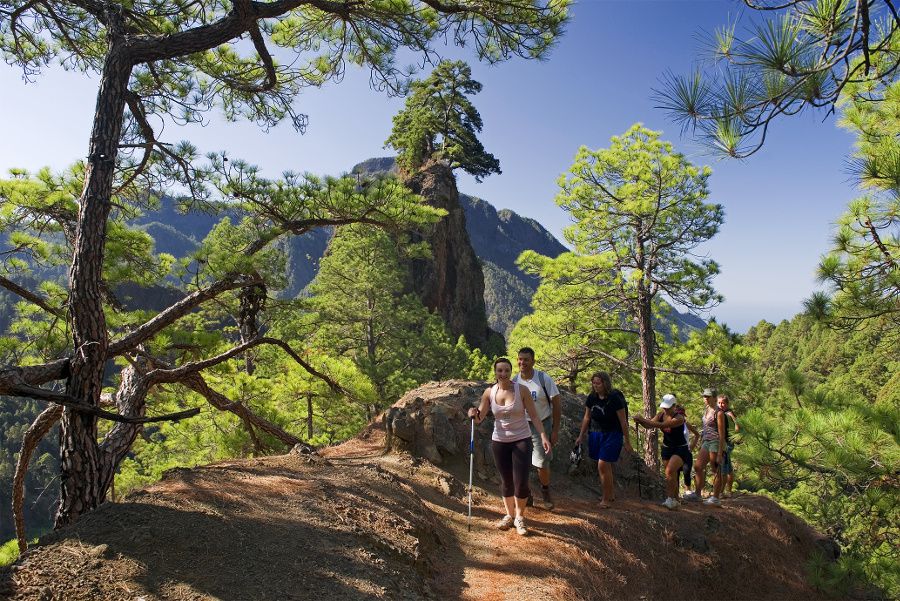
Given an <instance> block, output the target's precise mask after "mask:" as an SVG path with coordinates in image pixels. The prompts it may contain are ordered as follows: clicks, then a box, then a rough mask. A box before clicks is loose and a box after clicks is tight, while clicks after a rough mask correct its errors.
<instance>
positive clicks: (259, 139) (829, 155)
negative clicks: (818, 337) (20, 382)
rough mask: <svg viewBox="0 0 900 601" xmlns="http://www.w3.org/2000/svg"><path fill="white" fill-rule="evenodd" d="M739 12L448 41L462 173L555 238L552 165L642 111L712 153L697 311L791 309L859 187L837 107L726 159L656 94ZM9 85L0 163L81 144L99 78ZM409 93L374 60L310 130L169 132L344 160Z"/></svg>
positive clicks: (268, 155) (14, 80) (583, 20)
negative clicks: (456, 45) (550, 46)
mask: <svg viewBox="0 0 900 601" xmlns="http://www.w3.org/2000/svg"><path fill="white" fill-rule="evenodd" d="M740 15H743V16H741V17H740V18H741V19H742V22H743V21H746V20H747V19H748V18H756V15H748V14H747V13H746V12H744V11H743V9H742V8H741V4H740V3H739V2H737V1H736V0H735V1H732V0H707V1H679V0H668V1H663V0H659V1H654V0H627V1H624V0H623V1H606V0H595V1H584V0H583V1H581V2H579V3H577V4H576V5H575V7H574V9H573V19H572V22H571V24H570V26H569V28H568V31H567V32H566V34H565V35H564V36H563V38H562V39H561V40H560V42H559V44H558V46H557V47H556V48H555V50H554V51H553V52H552V54H551V55H550V57H549V59H548V60H546V61H544V62H535V61H525V60H521V59H518V60H513V61H511V62H506V63H502V64H500V65H498V66H494V67H490V66H487V65H482V64H474V59H473V58H472V57H471V56H469V55H467V54H466V52H465V51H457V50H455V49H454V50H452V51H451V52H450V54H451V55H452V56H453V57H462V58H469V59H471V60H472V61H473V73H474V77H475V79H477V80H478V81H480V82H481V83H482V84H483V85H484V90H483V91H482V93H481V94H480V95H478V96H476V97H475V99H474V101H475V104H476V106H477V107H478V109H479V111H480V112H481V115H482V118H483V120H484V124H485V127H484V131H483V135H482V141H483V143H484V145H485V147H486V148H487V150H488V151H490V152H492V153H493V154H494V155H495V156H497V157H498V158H499V159H500V162H501V167H502V169H503V173H502V174H501V175H496V176H491V177H489V178H487V179H486V180H485V181H484V182H483V183H481V184H478V183H476V182H475V181H474V180H473V179H471V178H469V177H467V176H466V175H465V174H461V175H460V186H459V187H460V189H461V190H462V191H464V192H467V193H469V194H472V195H475V196H479V197H481V198H484V199H486V200H488V201H489V202H491V203H492V204H493V205H494V206H496V207H497V208H498V209H499V208H509V209H512V210H514V211H516V212H517V213H520V214H522V215H525V216H528V217H532V218H535V219H537V220H538V221H540V222H541V223H542V224H543V225H544V226H545V227H547V228H548V229H549V230H550V231H552V232H553V233H554V234H556V235H557V236H558V237H560V238H561V237H562V228H563V227H565V226H566V225H568V223H569V221H568V217H567V215H566V214H565V213H564V212H563V211H561V210H560V209H559V208H558V207H557V206H556V205H555V204H554V203H553V197H554V195H555V194H556V191H557V185H556V179H557V177H558V176H559V175H560V174H561V173H563V172H564V171H565V170H566V169H567V168H568V167H569V165H571V162H572V159H573V157H574V155H575V152H576V150H577V149H578V147H579V146H580V145H582V144H585V145H587V146H590V147H592V148H601V147H604V146H607V145H608V142H609V138H610V136H613V135H616V134H619V133H622V132H624V131H625V130H626V129H627V128H628V127H629V126H630V125H631V124H632V123H635V122H638V121H640V122H643V123H644V124H645V125H647V126H648V127H651V128H653V129H659V130H663V132H664V137H665V139H668V140H670V141H672V142H673V143H674V144H675V147H676V149H678V150H680V151H681V152H684V153H685V154H687V155H688V156H689V157H690V158H691V159H692V160H693V161H694V162H695V163H698V164H699V163H703V164H708V165H710V166H711V167H712V168H713V176H712V178H711V180H710V187H711V191H712V195H711V200H714V201H716V202H719V203H721V204H723V205H724V206H725V211H726V217H725V219H726V222H725V225H724V226H723V228H722V230H721V232H720V233H719V234H718V236H717V237H716V238H714V239H713V240H712V241H710V242H709V243H707V244H706V245H705V246H704V247H703V249H702V251H703V252H704V253H706V254H708V255H709V256H710V257H712V258H713V259H715V260H716V261H718V262H719V263H720V265H721V269H722V273H721V274H720V275H719V276H718V277H717V278H716V280H715V286H716V288H717V289H718V290H719V291H720V292H721V293H722V294H724V295H725V297H726V300H725V302H724V303H723V304H722V305H720V306H718V307H717V308H715V309H713V311H712V312H711V314H706V315H703V316H704V317H709V316H710V315H713V316H716V317H717V318H718V319H719V320H720V321H724V322H725V323H727V324H728V325H729V326H731V327H732V328H733V329H735V330H737V331H744V330H746V329H747V327H749V326H750V325H752V324H754V323H756V322H757V321H759V320H760V319H766V320H769V321H774V322H778V321H780V320H781V319H787V318H790V317H791V316H793V315H794V314H795V313H796V312H798V311H799V310H800V309H801V303H802V300H803V299H804V298H805V297H807V296H808V295H809V294H810V292H811V291H812V290H814V289H815V288H816V282H815V268H816V264H817V261H818V259H819V256H820V255H821V254H822V253H823V252H825V251H826V250H827V249H828V246H829V239H830V236H831V233H832V229H833V223H834V222H835V220H836V219H837V217H838V216H839V215H840V214H841V212H842V211H843V210H844V207H845V206H846V204H847V202H848V201H849V200H851V199H852V198H853V197H855V196H856V192H855V190H854V187H853V184H852V182H851V181H850V179H849V177H848V175H847V173H846V169H845V161H846V157H847V154H848V153H849V151H850V150H851V145H852V142H853V139H852V137H851V136H850V135H849V134H848V133H847V132H844V131H843V130H840V129H839V128H838V127H837V126H836V123H835V120H834V118H833V117H830V118H827V119H825V115H824V113H819V114H815V113H809V114H805V115H801V116H799V117H795V118H793V119H789V120H785V121H782V122H780V123H778V124H777V125H776V127H775V128H774V129H773V130H772V132H771V133H770V136H769V142H768V143H767V145H766V147H765V148H764V149H763V150H762V151H761V152H759V153H757V154H756V155H754V156H753V157H751V158H750V159H747V160H744V161H723V160H719V159H717V158H716V157H712V156H709V154H708V153H707V152H706V151H705V149H703V147H701V146H700V145H699V144H697V143H695V142H694V141H692V140H690V139H689V138H681V137H680V136H679V129H678V127H677V126H676V125H675V124H674V123H671V122H670V121H668V120H667V118H666V115H665V114H664V113H663V112H662V111H660V110H658V109H655V108H654V102H653V100H652V98H651V93H652V88H653V87H655V86H658V85H659V81H660V78H661V76H662V75H663V73H664V72H665V71H666V70H667V69H671V70H673V71H675V72H679V73H684V72H687V71H689V70H690V69H691V68H692V65H693V64H694V61H695V60H696V58H697V57H698V56H699V51H700V43H699V42H698V41H697V34H698V33H700V32H702V31H704V30H705V31H711V30H712V29H713V28H715V27H716V26H717V25H720V24H722V23H725V22H726V21H727V20H728V19H729V18H735V17H737V16H740ZM0 89H2V90H3V92H2V94H0V123H2V132H3V136H2V139H3V142H2V144H0V172H4V173H5V172H6V171H7V170H8V169H9V168H10V167H25V168H28V169H32V170H34V169H37V168H38V167H41V166H43V165H49V166H51V167H53V168H62V167H64V166H65V165H67V164H69V163H71V162H73V161H74V160H77V159H78V158H79V157H82V156H84V155H85V154H86V152H87V144H88V134H89V129H90V125H91V114H92V111H93V104H94V100H95V95H96V82H95V81H93V80H91V79H90V78H88V77H86V76H84V75H81V74H76V73H66V72H63V71H62V70H61V69H59V68H54V69H48V70H47V72H46V73H45V74H44V75H43V76H41V77H40V78H38V79H37V81H36V82H34V83H30V84H27V85H26V84H24V83H23V82H22V80H21V77H20V73H19V72H17V71H16V69H14V68H12V67H7V66H3V67H0ZM402 103H403V101H402V99H397V98H388V97H387V96H385V95H384V94H383V93H379V92H375V91H373V90H370V89H369V87H368V74H367V73H365V72H362V71H358V70H356V71H354V70H348V74H347V76H346V77H345V79H344V81H343V82H341V83H340V84H334V83H332V84H328V85H327V86H325V87H324V88H322V89H317V90H315V89H314V90H308V91H306V92H305V93H304V94H303V95H301V96H300V97H299V98H298V100H297V108H298V110H300V111H301V112H304V113H307V114H308V115H309V119H310V125H309V129H308V131H307V133H306V134H305V135H302V136H301V135H299V134H297V133H296V132H294V131H293V130H292V129H291V127H290V126H289V125H288V124H282V125H280V126H279V127H276V128H275V129H273V130H271V131H270V132H268V133H265V132H263V131H261V130H259V129H257V128H256V127H254V126H253V125H251V124H247V123H237V124H234V123H224V122H222V121H220V120H218V119H214V120H213V122H212V123H211V124H209V125H208V126H206V127H199V126H196V127H191V128H178V127H175V126H169V127H167V129H166V131H165V133H164V134H163V137H164V138H165V139H167V140H168V141H177V140H181V139H190V140H191V141H193V142H194V143H195V144H196V145H197V146H198V147H199V148H200V149H201V150H203V151H215V150H222V149H224V150H228V151H229V152H230V154H231V155H232V156H239V157H242V158H245V159H247V160H249V161H251V162H253V163H256V164H258V165H259V166H260V167H262V169H263V171H264V173H266V174H268V175H270V176H273V177H274V176H277V175H278V174H279V173H280V172H282V171H284V170H288V169H290V170H294V171H310V172H313V173H320V174H325V173H327V174H338V173H341V172H344V171H347V170H349V169H350V167H352V165H353V164H354V163H356V162H358V161H360V160H363V159H365V158H369V157H373V156H383V155H385V154H387V153H386V151H385V150H384V149H383V143H384V140H385V139H386V138H387V136H388V134H389V132H390V128H391V117H392V115H393V114H394V113H396V112H397V110H399V109H400V108H401V107H402ZM823 119H825V120H824V122H823Z"/></svg>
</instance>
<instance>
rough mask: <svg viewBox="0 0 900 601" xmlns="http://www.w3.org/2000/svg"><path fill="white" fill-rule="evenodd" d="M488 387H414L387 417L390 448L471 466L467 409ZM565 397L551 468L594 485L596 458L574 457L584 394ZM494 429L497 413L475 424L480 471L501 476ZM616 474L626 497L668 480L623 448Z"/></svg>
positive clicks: (646, 493)
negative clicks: (575, 462) (493, 452)
mask: <svg viewBox="0 0 900 601" xmlns="http://www.w3.org/2000/svg"><path fill="white" fill-rule="evenodd" d="M487 386H488V383H487V382H478V381H471V380H448V381H446V382H431V383H428V384H425V385H423V386H420V387H419V388H416V389H415V390H412V391H410V392H408V393H407V394H406V395H404V396H403V398H401V399H400V400H399V401H397V402H396V403H394V405H393V406H392V407H391V408H390V409H389V410H388V412H387V415H386V416H385V427H386V440H385V446H386V447H387V450H389V451H395V452H408V453H410V454H412V455H414V456H417V457H421V458H423V459H427V460H428V461H430V462H431V463H433V464H435V465H440V466H442V467H445V468H448V469H450V468H452V467H453V465H454V464H463V463H464V464H465V467H466V468H468V461H469V452H468V451H469V436H470V433H471V430H470V428H471V426H470V422H469V419H468V417H467V416H466V412H467V410H468V408H469V407H473V406H475V405H477V403H478V401H479V399H480V397H481V394H482V393H483V392H484V389H485V388H486V387H487ZM560 396H561V397H562V424H561V425H560V431H559V440H558V441H557V445H556V449H555V451H554V453H553V458H552V460H551V462H550V465H551V471H552V472H553V473H556V474H561V473H569V474H570V475H571V476H572V477H573V478H575V479H576V480H577V481H579V482H582V483H583V484H585V485H586V486H591V487H593V486H595V485H596V482H597V466H596V463H594V462H593V461H591V460H590V459H588V457H587V453H584V457H583V458H582V460H581V462H580V463H579V464H578V465H574V466H573V465H572V464H571V463H570V460H569V453H570V452H571V451H572V449H573V448H574V446H575V438H576V437H577V436H578V430H579V427H580V424H581V418H582V416H583V415H584V397H583V396H582V395H575V394H572V393H570V392H567V391H562V392H561V393H560ZM493 428H494V420H493V418H492V417H488V418H487V419H486V420H484V421H483V422H482V423H481V424H480V425H478V426H476V428H475V458H474V459H475V461H474V464H475V475H476V477H478V478H479V479H481V480H496V478H497V476H496V469H495V468H494V461H493V458H492V457H491V447H490V444H491V433H492V432H493ZM615 476H616V485H617V487H618V488H619V490H620V492H624V494H625V495H626V496H632V497H635V498H645V499H658V498H661V496H662V493H663V482H662V480H661V479H660V477H659V476H657V475H655V474H653V473H652V472H650V471H649V470H648V468H647V466H646V465H645V464H644V462H643V460H642V459H641V458H640V457H639V456H638V455H636V454H632V453H628V452H627V451H622V456H621V458H620V460H619V462H618V463H617V464H616V466H615Z"/></svg>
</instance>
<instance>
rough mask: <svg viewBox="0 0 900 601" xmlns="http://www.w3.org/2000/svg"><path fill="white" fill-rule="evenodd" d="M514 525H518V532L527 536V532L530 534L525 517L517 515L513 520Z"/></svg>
mask: <svg viewBox="0 0 900 601" xmlns="http://www.w3.org/2000/svg"><path fill="white" fill-rule="evenodd" d="M513 525H514V526H515V527H516V532H517V533H518V534H519V535H520V536H525V535H526V534H528V528H526V527H525V518H523V517H521V516H520V517H517V518H516V519H515V520H513Z"/></svg>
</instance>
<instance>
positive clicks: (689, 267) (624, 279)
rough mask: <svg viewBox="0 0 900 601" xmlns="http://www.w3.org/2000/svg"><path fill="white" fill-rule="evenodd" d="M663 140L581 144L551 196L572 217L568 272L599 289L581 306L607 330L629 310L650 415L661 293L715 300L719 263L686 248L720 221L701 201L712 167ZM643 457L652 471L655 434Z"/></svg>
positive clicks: (686, 300)
mask: <svg viewBox="0 0 900 601" xmlns="http://www.w3.org/2000/svg"><path fill="white" fill-rule="evenodd" d="M659 137H660V134H659V133H658V132H654V131H650V130H648V129H645V128H644V127H642V126H641V125H639V124H638V125H634V126H632V127H631V128H630V129H629V130H628V131H627V132H625V134H624V135H622V136H616V137H613V138H612V143H611V145H610V147H609V148H607V149H602V150H596V151H593V150H590V149H588V148H586V147H582V148H581V149H579V151H578V153H577V155H576V156H575V162H574V163H573V165H572V167H571V168H570V169H569V172H568V173H567V174H565V175H563V176H562V177H561V178H560V182H559V184H560V192H559V194H558V195H557V197H556V203H557V204H558V205H559V206H560V207H562V208H563V209H565V210H566V211H567V212H568V213H569V214H570V215H571V216H572V219H573V220H574V221H575V224H574V225H572V226H570V227H568V228H567V229H566V231H565V236H566V239H567V240H568V241H569V243H570V244H572V245H573V246H574V247H575V249H576V253H577V254H578V255H579V257H578V258H577V259H576V262H577V263H580V264H577V265H574V266H573V267H572V268H571V269H570V271H571V272H572V275H569V276H567V278H568V279H569V281H575V282H593V283H594V285H595V293H594V294H593V295H590V296H588V297H586V298H585V299H584V301H583V302H585V303H593V305H594V306H595V307H596V309H597V310H598V311H600V312H602V313H605V314H607V315H608V316H609V322H610V323H611V324H612V325H611V327H615V324H617V323H618V322H619V321H620V320H621V315H626V316H628V317H629V318H630V320H631V322H632V324H633V325H632V328H633V329H634V330H636V331H637V336H638V346H639V349H640V369H641V382H642V395H641V396H642V398H643V404H644V414H645V415H646V416H647V417H652V416H653V415H655V413H656V371H655V358H656V332H655V330H654V327H653V318H654V312H655V311H658V307H659V304H658V303H659V301H660V300H661V297H662V296H665V297H666V298H667V299H668V300H669V301H671V302H674V303H677V304H679V305H681V306H683V307H687V308H689V309H700V308H705V307H710V306H712V305H713V304H715V303H717V302H718V301H719V300H720V299H721V297H720V296H719V295H718V294H716V292H715V290H714V289H713V288H712V285H711V283H710V280H711V279H712V277H713V276H714V275H715V274H716V273H718V265H717V264H716V263H715V262H714V261H712V260H708V259H705V260H700V261H697V260H695V258H694V255H693V253H692V251H693V250H694V249H695V248H696V247H697V246H698V245H699V244H700V243H702V242H705V241H706V240H709V239H710V238H712V237H713V236H714V235H715V234H716V232H718V231H719V226H720V225H721V224H722V221H723V210H722V206H721V205H717V204H710V203H707V202H706V198H707V196H708V195H709V192H708V189H707V180H708V179H709V176H710V173H711V171H710V170H709V168H707V167H703V168H698V167H695V166H693V165H692V164H691V163H690V162H688V161H687V159H685V157H684V156H683V155H681V154H679V153H676V152H675V151H674V150H673V149H672V145H671V144H669V143H668V142H663V141H661V140H660V139H659ZM562 260H564V261H571V259H569V258H566V259H562ZM557 261H560V259H557ZM644 457H645V461H646V462H647V464H648V465H651V466H654V467H658V465H659V461H658V457H657V453H656V431H653V432H652V433H651V434H650V435H649V436H648V437H647V441H646V446H645V448H644Z"/></svg>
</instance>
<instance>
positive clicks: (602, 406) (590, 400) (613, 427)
mask: <svg viewBox="0 0 900 601" xmlns="http://www.w3.org/2000/svg"><path fill="white" fill-rule="evenodd" d="M584 406H585V407H587V408H588V409H590V411H591V429H592V430H595V431H596V430H600V431H601V432H621V431H622V425H621V424H620V423H619V415H618V413H617V412H618V411H619V409H625V395H623V394H622V392H621V391H620V390H616V389H613V391H612V392H610V393H609V394H608V395H606V396H605V397H604V398H602V399H601V398H600V397H599V396H598V395H597V393H596V392H591V394H589V395H588V397H587V400H586V401H585V402H584Z"/></svg>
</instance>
